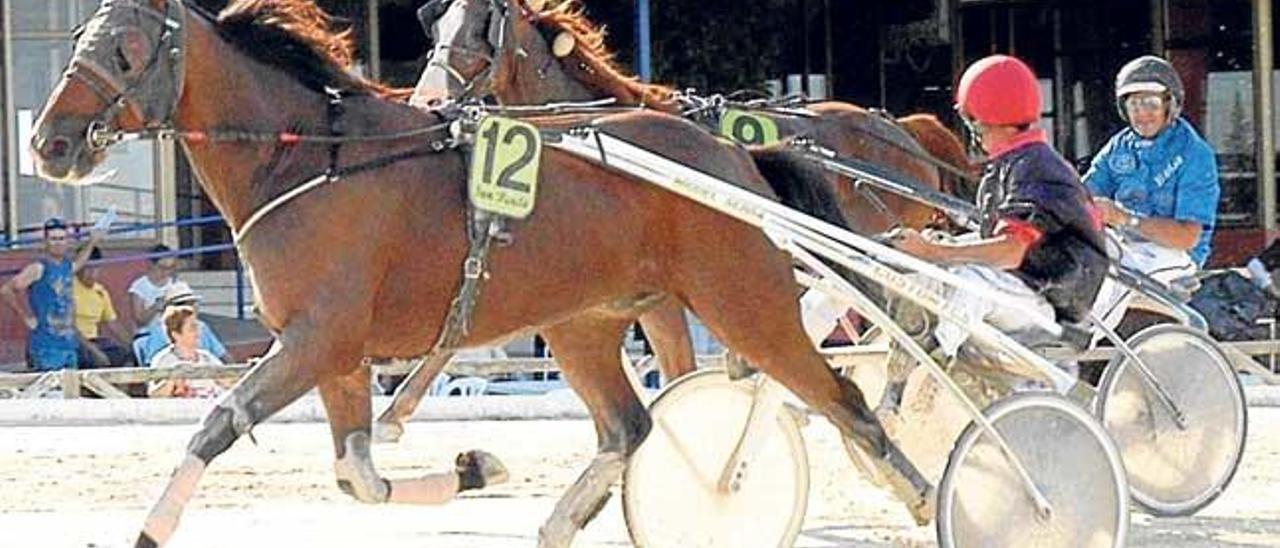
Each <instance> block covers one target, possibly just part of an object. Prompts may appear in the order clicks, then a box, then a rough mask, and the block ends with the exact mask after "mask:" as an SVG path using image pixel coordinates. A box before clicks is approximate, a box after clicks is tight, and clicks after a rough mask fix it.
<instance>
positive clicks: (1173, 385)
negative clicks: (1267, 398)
mask: <svg viewBox="0 0 1280 548" xmlns="http://www.w3.org/2000/svg"><path fill="white" fill-rule="evenodd" d="M1128 344H1129V346H1130V347H1131V348H1133V350H1134V353H1136V354H1137V355H1138V357H1139V358H1141V359H1142V362H1143V363H1144V364H1146V366H1147V368H1148V369H1150V370H1151V373H1152V374H1153V375H1154V376H1155V377H1156V379H1157V380H1158V382H1159V384H1160V386H1162V387H1163V388H1164V390H1165V391H1166V392H1167V393H1168V394H1169V396H1170V398H1171V399H1172V401H1173V404H1174V405H1175V406H1177V408H1178V410H1180V411H1181V413H1182V414H1183V416H1184V417H1185V418H1184V424H1183V425H1182V426H1179V425H1178V424H1177V422H1176V420H1175V418H1174V415H1173V414H1172V413H1171V412H1170V410H1169V408H1168V407H1166V406H1165V405H1164V404H1163V403H1162V402H1161V401H1160V400H1159V398H1157V396H1156V394H1155V392H1154V390H1153V389H1152V388H1151V387H1150V385H1149V384H1147V382H1146V381H1144V380H1143V377H1142V375H1141V374H1140V373H1139V371H1138V369H1137V367H1136V366H1134V364H1133V363H1132V361H1131V360H1129V359H1127V358H1125V357H1124V356H1117V357H1116V358H1114V359H1112V360H1111V362H1110V363H1109V364H1107V369H1106V371H1105V372H1104V373H1103V375H1102V381H1101V382H1100V383H1099V384H1098V405H1097V408H1098V416H1099V418H1100V419H1101V420H1102V423H1103V425H1104V426H1106V428H1107V430H1108V431H1109V432H1111V437H1112V438H1113V439H1114V440H1115V442H1116V446H1117V447H1118V448H1119V449H1120V454H1121V455H1122V456H1123V457H1124V463H1125V467H1126V468H1127V469H1128V470H1129V488H1130V490H1131V491H1132V495H1133V498H1134V500H1136V501H1137V502H1138V503H1139V504H1141V505H1142V506H1143V507H1144V508H1146V509H1147V510H1149V511H1151V512H1152V513H1153V514H1156V515H1161V516H1184V515H1189V514H1193V513H1195V512H1196V511H1198V510H1200V509H1201V508H1203V507H1204V506H1205V505H1207V504H1209V503H1210V502H1213V500H1214V499H1215V498H1217V497H1218V495H1219V494H1221V493H1222V491H1223V489H1225V488H1226V486H1227V484H1228V483H1230V482H1231V478H1232V476H1234V475H1235V472H1236V468H1237V467H1239V465H1240V459H1241V457H1242V456H1243V455H1244V440H1245V433H1246V432H1245V430H1246V427H1247V426H1246V425H1247V422H1248V417H1247V415H1246V410H1245V409H1246V408H1245V399H1244V391H1243V390H1242V389H1241V388H1240V381H1239V379H1237V378H1236V375H1235V371H1234V370H1233V368H1232V366H1231V362H1230V361H1229V360H1228V359H1227V357H1226V355H1225V354H1223V352H1222V350H1221V349H1220V348H1219V347H1218V344H1217V342H1215V341H1214V340H1213V339H1211V338H1209V336H1208V335H1206V334H1204V333H1202V332H1200V331H1197V330H1195V329H1191V328H1189V327H1184V326H1181V325H1156V326H1152V327H1148V328H1146V329H1144V330H1142V331H1140V332H1138V333H1137V334H1135V335H1134V336H1133V337H1132V338H1130V339H1129V342H1128Z"/></svg>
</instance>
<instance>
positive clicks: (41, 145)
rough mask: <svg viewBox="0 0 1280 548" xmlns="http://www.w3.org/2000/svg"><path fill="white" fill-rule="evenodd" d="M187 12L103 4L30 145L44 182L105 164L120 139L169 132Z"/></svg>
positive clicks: (133, 1)
mask: <svg viewBox="0 0 1280 548" xmlns="http://www.w3.org/2000/svg"><path fill="white" fill-rule="evenodd" d="M185 9H186V8H185V7H184V6H183V4H182V2H181V1H180V0H103V2H102V4H101V6H100V7H99V8H98V11H97V12H96V13H94V15H93V17H92V18H90V19H89V21H88V22H86V23H85V24H84V25H83V26H81V27H80V28H79V29H77V30H76V34H75V36H76V43H75V49H74V50H73V53H72V55H71V60H70V61H69V62H68V63H67V68H66V70H65V71H64V72H63V77H62V81H61V82H59V83H58V85H57V86H56V87H55V88H54V91H53V94H52V95H51V96H50V98H49V100H48V102H47V103H46V104H45V107H44V110H43V111H42V112H41V113H40V117H39V119H38V120H37V123H36V127H35V130H34V132H33V136H32V139H31V151H32V156H33V157H34V159H35V163H36V168H37V170H38V171H39V173H40V175H41V176H42V177H44V178H47V179H51V180H55V181H62V182H74V181H77V180H79V179H81V178H83V177H84V176H85V175H87V174H89V172H90V171H92V170H93V168H94V167H96V166H97V165H99V164H100V163H102V161H103V159H104V150H105V149H106V147H107V146H108V145H110V144H111V143H112V142H113V141H112V139H111V137H110V136H112V135H116V134H117V133H116V132H119V131H142V130H160V129H166V128H169V127H171V126H172V118H173V115H174V112H175V111H176V110H177V104H178V98H179V97H180V96H181V95H182V82H183V77H184V66H183V51H184V49H183V36H184V34H183V27H182V25H183V22H184V21H185V13H184V12H185Z"/></svg>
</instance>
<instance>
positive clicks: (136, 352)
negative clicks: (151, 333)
mask: <svg viewBox="0 0 1280 548" xmlns="http://www.w3.org/2000/svg"><path fill="white" fill-rule="evenodd" d="M146 343H147V338H146V337H137V338H135V339H133V359H135V360H137V362H138V367H151V364H150V363H149V362H147V360H144V359H143V358H147V357H149V356H143V353H144V352H146V350H147V349H146Z"/></svg>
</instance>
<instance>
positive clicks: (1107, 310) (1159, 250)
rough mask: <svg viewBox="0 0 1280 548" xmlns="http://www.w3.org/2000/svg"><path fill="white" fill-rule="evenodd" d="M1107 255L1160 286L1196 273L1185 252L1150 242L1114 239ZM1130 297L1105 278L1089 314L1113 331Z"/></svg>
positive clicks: (1196, 269)
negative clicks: (1152, 279)
mask: <svg viewBox="0 0 1280 548" xmlns="http://www.w3.org/2000/svg"><path fill="white" fill-rule="evenodd" d="M1107 252H1108V253H1109V254H1110V255H1111V257H1113V258H1118V259H1119V260H1120V264H1122V265H1124V266H1127V267H1129V268H1132V269H1134V270H1137V271H1140V272H1142V273H1144V274H1146V275H1148V276H1151V277H1152V278H1154V279H1155V280H1157V281H1159V282H1162V283H1164V284H1168V283H1170V282H1172V281H1173V280H1176V279H1178V278H1185V277H1187V276H1192V275H1195V274H1196V272H1198V271H1199V270H1200V268H1199V267H1198V266H1196V263H1195V262H1194V261H1192V260H1191V256H1190V255H1188V254H1187V252H1185V251H1180V250H1177V249H1173V248H1171V247H1166V246H1163V245H1160V244H1156V243H1152V242H1127V241H1122V242H1121V243H1120V244H1118V245H1117V244H1116V242H1115V241H1114V240H1108V241H1107ZM1133 297H1134V292H1133V290H1131V289H1129V288H1127V287H1125V286H1123V285H1121V284H1119V283H1116V282H1115V281H1114V280H1112V279H1111V278H1110V277H1108V278H1107V279H1106V280H1105V281H1103V282H1102V289H1101V290H1099V291H1098V298H1097V300H1095V301H1094V302H1093V315H1094V316H1095V317H1097V318H1101V319H1102V323H1103V324H1105V325H1106V326H1107V327H1109V328H1111V329H1115V327H1116V326H1117V325H1120V320H1121V319H1122V318H1124V313H1125V310H1126V309H1127V308H1128V307H1129V302H1130V301H1131V300H1133Z"/></svg>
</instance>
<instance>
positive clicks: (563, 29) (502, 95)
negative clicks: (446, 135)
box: [415, 0, 668, 104]
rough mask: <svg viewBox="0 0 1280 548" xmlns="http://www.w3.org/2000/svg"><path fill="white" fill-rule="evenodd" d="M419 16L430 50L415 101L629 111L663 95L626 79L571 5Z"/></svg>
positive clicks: (472, 8) (454, 2)
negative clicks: (493, 101)
mask: <svg viewBox="0 0 1280 548" xmlns="http://www.w3.org/2000/svg"><path fill="white" fill-rule="evenodd" d="M418 14H419V18H420V19H422V23H423V26H424V28H426V29H427V34H428V35H429V37H430V38H431V40H432V41H433V43H434V44H435V45H434V48H433V49H432V53H431V58H430V61H428V63H427V67H426V69H425V70H424V72H423V74H422V78H421V80H419V82H418V87H417V90H416V91H415V97H416V98H418V99H419V100H429V99H433V98H437V97H441V96H444V97H449V98H454V99H460V98H467V97H482V96H485V95H493V96H495V97H496V98H497V99H498V101H499V102H501V103H504V104H539V103H546V102H567V101H587V100H593V99H599V98H602V97H615V98H618V99H619V101H620V102H623V103H633V104H634V103H642V102H652V99H653V97H658V96H662V97H665V96H666V95H668V94H667V93H666V91H668V90H666V89H665V88H660V87H658V86H647V85H644V84H642V83H639V82H638V81H637V80H636V79H635V78H634V77H633V76H628V75H625V74H623V73H622V72H621V71H620V69H619V68H618V67H616V66H615V65H614V64H613V62H612V57H613V55H612V53H611V52H610V51H608V49H607V48H605V47H604V40H603V38H604V34H603V31H602V30H600V29H599V28H598V27H597V26H596V25H594V24H592V23H591V22H590V21H588V20H587V19H586V18H585V17H584V16H583V14H582V13H581V11H580V9H579V8H578V6H577V4H576V3H574V2H562V3H559V4H557V5H555V6H551V7H548V6H547V5H546V2H545V1H543V0H433V1H432V2H431V3H429V4H427V5H426V6H424V7H423V8H422V9H421V10H420V11H419V12H418ZM650 88H653V90H654V92H653V93H650V92H649V89H650ZM651 95H652V97H651Z"/></svg>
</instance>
